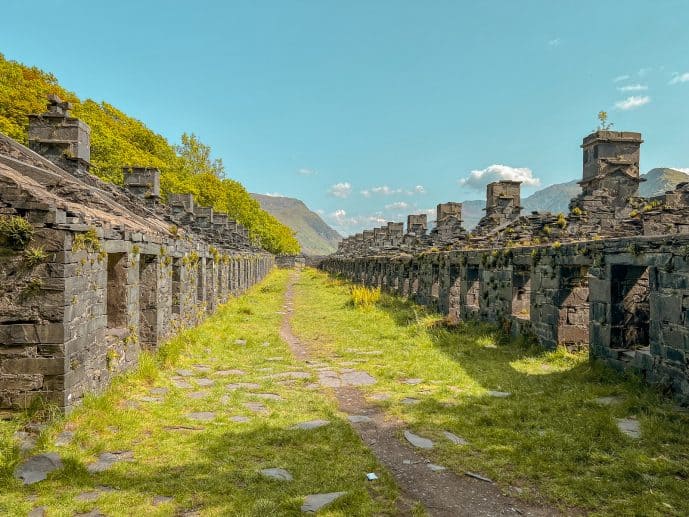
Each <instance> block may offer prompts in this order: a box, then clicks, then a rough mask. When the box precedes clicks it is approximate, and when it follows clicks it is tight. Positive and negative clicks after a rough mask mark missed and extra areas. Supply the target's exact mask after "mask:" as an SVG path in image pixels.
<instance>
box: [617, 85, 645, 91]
mask: <svg viewBox="0 0 689 517" xmlns="http://www.w3.org/2000/svg"><path fill="white" fill-rule="evenodd" d="M617 89H618V90H619V91H621V92H643V91H646V90H648V86H646V85H645V84H627V85H625V86H620V87H618V88H617Z"/></svg>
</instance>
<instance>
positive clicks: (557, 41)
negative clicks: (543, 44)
mask: <svg viewBox="0 0 689 517" xmlns="http://www.w3.org/2000/svg"><path fill="white" fill-rule="evenodd" d="M560 43H562V40H561V39H560V38H553V39H551V40H549V41H548V46H549V47H559V46H560Z"/></svg>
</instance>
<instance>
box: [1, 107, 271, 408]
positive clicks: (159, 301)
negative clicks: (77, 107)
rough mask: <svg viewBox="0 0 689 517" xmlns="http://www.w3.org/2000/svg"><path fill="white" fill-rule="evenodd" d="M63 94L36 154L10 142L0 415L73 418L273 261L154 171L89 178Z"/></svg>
mask: <svg viewBox="0 0 689 517" xmlns="http://www.w3.org/2000/svg"><path fill="white" fill-rule="evenodd" d="M69 111H70V105H69V103H66V102H62V101H61V100H60V99H59V98H57V97H55V96H52V97H51V98H50V101H49V104H48V110H47V112H46V113H43V114H40V115H32V116H30V118H29V131H28V134H29V145H28V147H25V146H23V145H21V144H19V143H17V142H15V141H13V140H11V139H10V138H8V137H6V136H4V135H2V134H0V284H1V285H0V411H1V410H10V409H18V408H26V407H29V406H31V405H32V404H35V403H38V402H39V401H41V402H47V403H50V404H54V405H56V406H58V407H59V408H61V409H62V410H69V409H70V408H71V407H73V406H74V405H76V404H78V403H79V402H80V401H81V400H82V398H83V396H84V394H86V393H88V392H97V391H99V390H101V389H102V388H104V387H105V386H106V385H107V384H108V382H109V381H110V380H111V379H112V377H113V376H114V375H116V374H117V373H119V372H122V371H124V370H127V369H130V368H132V367H133V366H135V365H136V364H137V361H138V357H139V354H140V353H141V351H142V350H155V349H156V348H157V347H158V346H159V345H160V344H161V343H163V342H164V341H165V340H167V339H168V338H170V337H171V336H172V335H173V334H175V333H176V332H178V331H179V330H180V329H182V328H184V327H188V326H191V325H195V324H196V323H198V322H199V321H200V320H201V319H203V318H204V317H205V315H206V314H208V313H209V312H212V311H213V310H215V309H216V308H217V306H218V305H219V304H221V303H223V302H224V301H226V300H227V299H228V298H229V297H230V296H236V295H238V294H239V293H241V292H243V291H244V290H246V289H247V288H248V287H250V286H251V285H253V284H254V283H256V282H258V281H259V280H261V279H262V278H263V277H264V276H265V275H266V274H267V273H268V271H269V270H270V269H271V267H272V266H273V263H274V258H273V256H272V255H271V254H269V253H267V252H265V251H264V250H261V249H258V248H256V247H255V246H254V245H252V243H251V241H250V239H249V235H248V231H247V230H246V228H244V227H243V226H241V225H240V224H238V223H237V222H235V221H232V220H230V219H229V218H228V216H227V214H222V213H217V212H214V211H213V209H212V208H209V207H203V206H196V205H195V204H194V199H193V197H192V196H191V195H190V194H184V193H180V194H178V195H171V196H169V199H168V200H167V203H163V202H162V200H161V192H160V174H159V171H158V170H156V169H151V168H142V167H135V166H128V164H122V165H123V169H124V187H123V188H120V187H117V186H115V185H111V184H108V183H105V182H103V181H101V180H99V179H98V178H97V177H95V176H93V175H92V174H90V173H89V167H90V164H89V159H90V130H89V127H88V126H87V125H86V124H84V123H83V122H82V121H80V120H78V119H76V118H73V117H71V116H70V113H69Z"/></svg>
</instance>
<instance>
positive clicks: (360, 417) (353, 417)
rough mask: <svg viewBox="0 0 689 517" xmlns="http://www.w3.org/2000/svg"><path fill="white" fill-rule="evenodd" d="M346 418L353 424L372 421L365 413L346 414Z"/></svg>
mask: <svg viewBox="0 0 689 517" xmlns="http://www.w3.org/2000/svg"><path fill="white" fill-rule="evenodd" d="M347 419H348V420H349V421H350V422H351V423H353V424H366V423H369V422H373V419H372V418H371V417H370V416H366V415H349V416H347Z"/></svg>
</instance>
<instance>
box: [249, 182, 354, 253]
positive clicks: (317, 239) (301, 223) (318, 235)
mask: <svg viewBox="0 0 689 517" xmlns="http://www.w3.org/2000/svg"><path fill="white" fill-rule="evenodd" d="M251 196H252V197H253V198H254V199H256V200H257V201H258V202H259V203H260V204H261V208H263V210H265V211H266V212H268V213H269V214H271V215H273V216H274V217H275V218H276V219H277V220H278V221H280V222H281V223H282V224H284V225H286V226H288V227H290V228H291V229H292V230H293V231H294V233H295V234H296V237H297V240H298V241H299V244H301V250H302V253H304V254H305V255H328V254H330V253H333V252H334V251H335V250H336V249H337V243H338V242H340V240H341V239H342V236H341V235H340V234H339V233H337V232H336V231H335V230H333V229H332V228H331V227H330V226H328V225H327V224H326V223H325V222H324V221H323V219H321V217H320V216H319V215H318V214H317V213H315V212H313V211H311V210H309V208H308V207H307V206H306V205H305V204H304V203H303V202H302V201H300V200H299V199H294V198H291V197H277V196H266V195H263V194H251Z"/></svg>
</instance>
